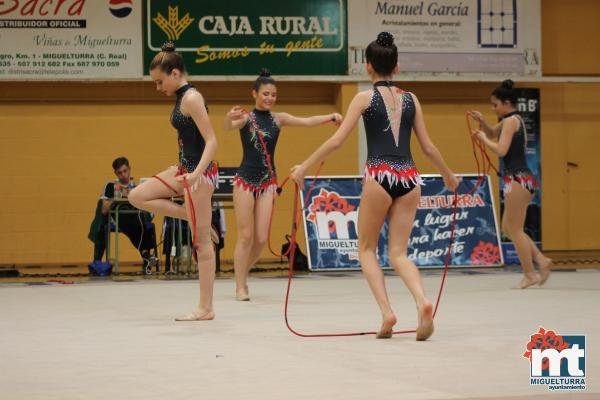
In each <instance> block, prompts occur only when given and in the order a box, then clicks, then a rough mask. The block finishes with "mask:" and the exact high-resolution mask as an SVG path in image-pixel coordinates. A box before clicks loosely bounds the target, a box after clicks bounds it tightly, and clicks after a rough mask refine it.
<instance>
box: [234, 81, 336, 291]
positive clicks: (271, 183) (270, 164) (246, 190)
mask: <svg viewBox="0 0 600 400" xmlns="http://www.w3.org/2000/svg"><path fill="white" fill-rule="evenodd" d="M252 96H253V97H254V100H255V106H254V110H252V112H250V113H249V114H248V113H246V112H245V111H244V110H242V108H240V107H239V106H236V107H233V108H232V109H231V111H229V112H228V113H227V115H226V116H225V130H233V129H239V130H240V138H241V141H242V147H243V151H244V155H243V158H242V163H241V165H240V168H239V169H238V171H237V174H236V176H235V178H234V188H233V204H234V208H235V219H236V222H237V229H238V238H237V242H236V243H235V252H234V261H233V265H234V270H235V281H236V299H237V300H240V301H248V300H250V296H249V293H248V285H247V280H248V272H249V271H250V268H252V266H253V265H254V264H255V263H256V261H257V260H258V257H259V256H260V253H261V252H262V250H263V248H264V247H265V244H266V242H267V239H268V233H269V221H270V216H271V210H272V208H273V201H274V198H275V195H276V189H277V178H276V175H275V164H274V154H275V146H276V145H277V139H278V138H279V132H280V129H281V128H282V127H283V126H303V127H311V126H317V125H320V124H323V123H326V122H334V123H338V124H339V123H340V122H341V120H342V116H341V115H340V114H337V113H333V114H327V115H317V116H313V117H307V118H301V117H295V116H293V115H290V114H287V113H284V112H277V113H275V112H271V109H272V108H273V106H274V105H275V101H276V100H277V86H276V84H275V80H274V79H273V78H272V77H271V74H270V73H269V71H267V70H266V69H263V70H262V71H261V73H260V76H259V77H258V78H257V79H256V81H255V83H254V90H253V91H252ZM255 125H256V127H257V128H258V132H256V131H255ZM258 135H260V137H261V138H262V141H261V139H260V138H259V137H258ZM263 142H264V145H265V146H266V149H267V154H265V149H264V147H263Z"/></svg>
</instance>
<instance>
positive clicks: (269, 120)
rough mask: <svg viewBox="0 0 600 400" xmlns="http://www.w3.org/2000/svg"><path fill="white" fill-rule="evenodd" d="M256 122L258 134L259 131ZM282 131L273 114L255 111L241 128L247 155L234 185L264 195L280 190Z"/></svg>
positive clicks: (241, 136) (244, 149)
mask: <svg viewBox="0 0 600 400" xmlns="http://www.w3.org/2000/svg"><path fill="white" fill-rule="evenodd" d="M253 120H254V121H255V122H256V125H257V127H258V132H256V131H255V126H254V125H255V124H254V122H253ZM279 133H280V128H279V126H278V125H277V123H276V122H275V118H274V117H273V114H271V112H270V111H265V110H258V109H254V110H252V112H251V113H250V116H249V117H248V122H246V125H244V126H243V127H242V128H241V129H240V139H241V141H242V148H243V151H244V155H243V157H242V163H241V165H240V167H239V169H238V172H237V174H236V177H235V179H234V182H235V183H236V184H237V185H238V186H240V187H241V188H242V189H244V190H249V191H251V192H253V193H254V194H255V195H260V194H261V193H263V192H264V191H266V190H272V189H275V188H276V187H277V180H276V174H275V147H276V146H277V139H279ZM257 134H258V135H261V137H262V139H263V141H264V143H265V146H266V147H267V152H268V154H269V157H270V164H271V168H272V169H273V171H272V174H273V176H271V171H270V170H269V164H268V162H267V157H266V154H265V149H264V147H263V144H262V142H261V140H260V138H259V137H258V136H257Z"/></svg>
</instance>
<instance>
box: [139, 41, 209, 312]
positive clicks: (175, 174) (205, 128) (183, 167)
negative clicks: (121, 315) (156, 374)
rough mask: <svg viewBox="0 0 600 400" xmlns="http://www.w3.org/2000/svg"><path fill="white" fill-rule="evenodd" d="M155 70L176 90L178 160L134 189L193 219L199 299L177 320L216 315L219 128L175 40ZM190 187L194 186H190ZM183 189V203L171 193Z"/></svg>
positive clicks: (146, 206) (151, 202) (159, 208)
mask: <svg viewBox="0 0 600 400" xmlns="http://www.w3.org/2000/svg"><path fill="white" fill-rule="evenodd" d="M150 76H151V77H152V79H153V80H154V82H155V83H156V90H158V91H160V92H162V93H164V94H166V95H167V96H171V95H175V96H176V100H175V107H174V108H173V111H172V113H171V124H172V125H173V127H174V128H175V129H177V139H178V143H179V157H178V158H179V165H178V166H173V167H170V168H168V169H167V170H165V171H163V172H161V173H159V174H158V175H156V176H155V178H156V179H150V180H148V181H146V182H144V183H142V184H141V185H139V186H138V187H136V188H135V189H134V190H133V191H132V192H131V193H130V194H129V201H130V202H131V203H132V204H133V205H135V206H136V207H137V208H140V209H143V210H147V211H151V212H154V213H158V214H163V215H166V216H170V217H175V218H179V219H186V220H188V221H190V226H191V227H193V226H194V225H195V231H194V232H193V238H194V240H193V242H194V246H193V247H194V248H193V249H192V251H193V256H194V259H196V260H197V262H198V275H199V280H200V300H199V303H198V306H197V307H196V308H195V309H194V311H192V312H191V313H190V314H188V315H185V316H183V317H180V318H177V320H178V321H200V320H211V319H213V318H214V312H213V282H214V278H215V254H214V248H213V246H212V242H211V225H210V221H211V215H212V202H211V197H212V193H213V191H214V188H215V185H216V182H217V166H216V163H214V162H213V161H212V159H213V157H214V155H215V152H216V150H217V140H216V136H215V132H214V130H213V128H212V126H211V124H210V120H209V118H208V114H207V108H206V104H205V102H204V98H203V97H202V95H201V94H200V93H199V92H198V91H197V90H196V89H194V88H193V86H192V85H190V84H189V83H188V82H187V81H186V78H185V64H184V61H183V57H182V56H181V55H180V54H179V53H177V52H176V51H175V45H174V43H173V42H166V43H165V44H164V45H163V47H162V51H161V52H160V53H158V54H157V55H156V56H155V57H154V59H153V60H152V62H151V64H150ZM188 188H189V191H188ZM180 195H183V197H184V205H179V204H177V203H174V202H172V201H171V200H169V198H171V197H174V196H180Z"/></svg>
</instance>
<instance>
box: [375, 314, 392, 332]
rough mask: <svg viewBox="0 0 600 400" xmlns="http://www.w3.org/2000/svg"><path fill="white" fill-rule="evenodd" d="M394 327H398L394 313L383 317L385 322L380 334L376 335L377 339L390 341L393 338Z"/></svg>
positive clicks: (382, 324)
mask: <svg viewBox="0 0 600 400" xmlns="http://www.w3.org/2000/svg"><path fill="white" fill-rule="evenodd" d="M394 325H396V316H395V315H394V313H392V312H391V313H389V314H386V315H384V316H383V321H382V322H381V328H380V329H379V332H377V334H376V335H375V337H376V338H377V339H389V338H391V337H392V332H393V330H394Z"/></svg>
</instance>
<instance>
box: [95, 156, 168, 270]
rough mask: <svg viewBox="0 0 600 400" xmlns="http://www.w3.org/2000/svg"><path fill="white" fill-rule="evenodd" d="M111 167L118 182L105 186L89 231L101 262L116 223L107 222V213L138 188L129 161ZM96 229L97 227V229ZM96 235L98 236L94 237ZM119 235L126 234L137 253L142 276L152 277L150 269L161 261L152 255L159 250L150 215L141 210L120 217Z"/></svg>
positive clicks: (121, 159)
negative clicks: (113, 205)
mask: <svg viewBox="0 0 600 400" xmlns="http://www.w3.org/2000/svg"><path fill="white" fill-rule="evenodd" d="M112 167H113V171H114V173H115V176H116V177H117V179H116V180H114V181H109V182H107V183H106V184H105V185H104V189H103V190H102V193H101V194H100V201H99V205H98V208H99V209H98V210H97V215H96V219H95V220H94V223H93V224H92V229H91V231H90V236H91V237H90V239H91V240H92V241H93V242H94V261H99V260H102V257H103V256H104V251H105V250H106V237H107V233H108V231H107V229H110V227H111V225H114V224H115V221H113V220H111V221H109V219H108V211H109V210H110V207H111V205H112V204H113V202H114V199H115V198H127V196H129V192H130V191H131V190H132V189H133V188H134V187H135V183H134V182H133V179H132V178H131V167H130V165H129V160H127V158H125V157H119V158H117V159H115V160H114V161H113V163H112ZM128 207H131V206H128ZM94 225H95V226H96V228H95V229H94ZM94 231H95V232H96V234H95V235H94V234H93V232H94ZM119 232H121V233H124V234H125V235H126V236H127V237H128V238H129V240H130V241H131V244H132V245H133V246H134V247H135V248H136V249H138V251H139V252H140V255H141V257H142V262H143V271H142V272H143V273H149V270H150V268H151V267H152V266H154V265H156V264H157V262H158V259H157V258H156V257H154V256H152V255H151V250H152V249H154V248H155V247H156V233H155V231H154V225H153V224H152V223H151V217H150V214H148V213H146V212H143V211H141V210H140V212H139V213H138V214H121V215H119Z"/></svg>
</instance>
